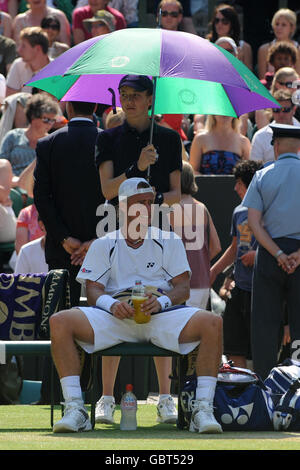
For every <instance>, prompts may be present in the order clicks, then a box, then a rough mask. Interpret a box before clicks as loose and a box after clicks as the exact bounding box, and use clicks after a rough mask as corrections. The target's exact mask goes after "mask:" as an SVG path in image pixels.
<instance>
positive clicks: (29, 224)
mask: <svg viewBox="0 0 300 470" xmlns="http://www.w3.org/2000/svg"><path fill="white" fill-rule="evenodd" d="M38 218H39V215H38V212H37V210H36V207H35V205H34V204H30V205H29V206H27V207H24V208H23V209H21V211H20V213H19V215H18V218H17V231H16V242H15V248H16V253H17V255H18V254H19V252H20V249H21V248H22V246H23V245H25V244H26V243H28V242H31V241H33V240H36V239H37V238H40V237H42V236H43V235H44V228H43V226H41V223H39V220H38ZM28 272H30V271H28Z"/></svg>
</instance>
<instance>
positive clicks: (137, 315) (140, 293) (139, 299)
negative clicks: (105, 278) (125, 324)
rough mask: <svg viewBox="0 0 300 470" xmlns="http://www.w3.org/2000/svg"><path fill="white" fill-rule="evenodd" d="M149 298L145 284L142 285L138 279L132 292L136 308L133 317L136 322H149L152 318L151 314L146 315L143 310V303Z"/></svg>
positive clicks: (133, 303) (132, 299)
mask: <svg viewBox="0 0 300 470" xmlns="http://www.w3.org/2000/svg"><path fill="white" fill-rule="evenodd" d="M147 298H148V297H147V294H146V289H145V286H143V285H142V283H141V281H136V283H135V286H134V287H133V289H132V294H131V301H132V305H133V308H134V316H133V318H134V321H135V322H136V323H148V322H149V321H150V320H151V315H145V313H144V312H143V311H142V310H141V305H142V304H143V303H144V302H145V300H147Z"/></svg>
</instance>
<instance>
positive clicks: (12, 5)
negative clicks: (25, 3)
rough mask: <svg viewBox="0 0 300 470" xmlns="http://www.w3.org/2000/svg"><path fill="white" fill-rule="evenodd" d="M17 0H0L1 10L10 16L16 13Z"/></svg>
mask: <svg viewBox="0 0 300 470" xmlns="http://www.w3.org/2000/svg"><path fill="white" fill-rule="evenodd" d="M18 6H19V2H18V0H2V1H1V11H4V12H5V13H8V14H9V15H10V16H11V17H12V18H14V17H15V16H16V14H17V13H18Z"/></svg>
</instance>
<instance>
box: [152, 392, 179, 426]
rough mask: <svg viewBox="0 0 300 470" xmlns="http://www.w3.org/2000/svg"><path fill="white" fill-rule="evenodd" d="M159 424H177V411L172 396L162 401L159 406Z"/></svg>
mask: <svg viewBox="0 0 300 470" xmlns="http://www.w3.org/2000/svg"><path fill="white" fill-rule="evenodd" d="M156 421H157V422H158V423H167V424H175V423H176V421H177V409H176V406H175V403H174V400H173V398H172V397H171V396H169V397H168V398H163V399H160V400H159V402H158V405H157V420H156Z"/></svg>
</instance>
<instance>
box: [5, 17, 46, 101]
mask: <svg viewBox="0 0 300 470" xmlns="http://www.w3.org/2000/svg"><path fill="white" fill-rule="evenodd" d="M48 48H49V41H48V36H47V34H46V33H45V32H44V31H43V30H42V28H40V27H37V26H34V27H30V28H24V29H23V30H22V31H21V33H20V42H19V45H18V48H17V52H18V54H19V56H20V57H18V58H17V59H15V60H14V61H13V63H12V64H11V67H10V70H9V72H8V75H7V77H6V96H9V95H12V94H13V93H17V92H19V91H24V92H25V93H26V92H27V93H31V91H32V88H31V87H30V86H25V83H27V82H28V81H29V80H30V79H31V78H32V77H33V75H34V74H36V73H37V72H38V71H39V70H41V69H42V68H43V67H45V66H46V65H47V64H49V62H50V59H49V56H48Z"/></svg>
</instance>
